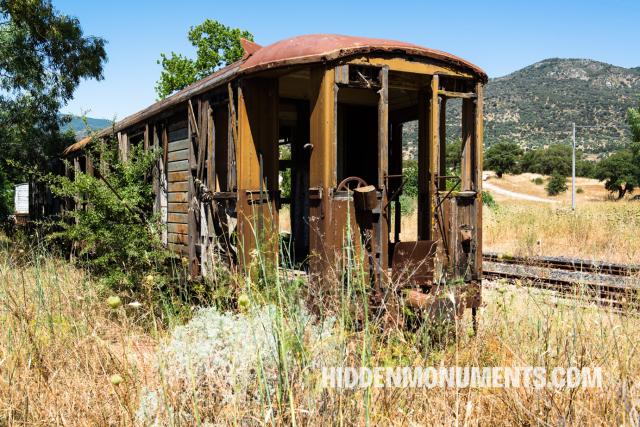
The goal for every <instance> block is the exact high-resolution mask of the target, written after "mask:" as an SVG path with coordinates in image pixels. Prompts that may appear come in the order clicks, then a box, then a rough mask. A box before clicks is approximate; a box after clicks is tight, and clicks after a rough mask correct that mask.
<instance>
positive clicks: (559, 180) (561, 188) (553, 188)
mask: <svg viewBox="0 0 640 427" xmlns="http://www.w3.org/2000/svg"><path fill="white" fill-rule="evenodd" d="M546 190H547V194H548V195H550V196H557V195H558V194H560V193H564V192H565V191H567V178H566V177H565V176H564V175H561V174H559V173H557V172H555V173H553V175H551V179H549V182H548V183H547V187H546Z"/></svg>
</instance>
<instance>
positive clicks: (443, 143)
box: [438, 97, 447, 191]
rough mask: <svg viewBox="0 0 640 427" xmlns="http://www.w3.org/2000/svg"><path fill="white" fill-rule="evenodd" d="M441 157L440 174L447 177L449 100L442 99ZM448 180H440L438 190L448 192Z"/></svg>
mask: <svg viewBox="0 0 640 427" xmlns="http://www.w3.org/2000/svg"><path fill="white" fill-rule="evenodd" d="M439 137H440V143H439V147H440V156H439V158H440V159H439V163H440V164H439V167H438V171H439V172H438V173H439V174H440V175H446V170H447V98H446V97H442V98H441V100H440V136H439ZM446 188H447V179H446V178H440V179H439V180H438V189H439V190H442V191H444V190H446Z"/></svg>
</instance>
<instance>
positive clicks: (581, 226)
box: [483, 201, 640, 263]
mask: <svg viewBox="0 0 640 427" xmlns="http://www.w3.org/2000/svg"><path fill="white" fill-rule="evenodd" d="M483 221H484V231H483V245H484V250H486V251H497V252H506V253H510V254H512V255H556V256H568V257H578V258H587V259H596V260H606V261H611V262H621V263H638V262H639V261H640V239H638V230H639V229H640V203H638V202H627V201H621V202H590V203H585V204H583V205H581V206H579V208H578V209H577V211H576V212H573V211H571V210H570V209H568V208H567V207H556V206H553V205H542V204H537V203H531V202H528V203H527V202H521V201H519V202H514V201H504V202H499V206H498V209H496V210H491V209H487V208H485V209H484V218H483Z"/></svg>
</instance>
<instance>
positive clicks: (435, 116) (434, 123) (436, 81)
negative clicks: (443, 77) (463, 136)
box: [427, 74, 440, 240]
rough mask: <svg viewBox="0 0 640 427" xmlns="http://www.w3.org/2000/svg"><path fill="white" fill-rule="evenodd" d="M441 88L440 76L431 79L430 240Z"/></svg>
mask: <svg viewBox="0 0 640 427" xmlns="http://www.w3.org/2000/svg"><path fill="white" fill-rule="evenodd" d="M439 88H440V76H438V75H437V74H436V75H434V76H433V77H432V78H431V98H430V99H429V101H430V102H429V161H430V162H429V189H430V193H429V212H430V213H429V219H430V221H429V238H428V239H427V240H431V238H432V236H433V229H434V226H435V223H434V220H435V206H436V205H435V204H436V198H435V197H433V195H434V194H436V191H437V188H436V186H437V183H436V176H438V174H439V173H440V170H439V169H440V168H439V162H440V97H439V96H438V89H439Z"/></svg>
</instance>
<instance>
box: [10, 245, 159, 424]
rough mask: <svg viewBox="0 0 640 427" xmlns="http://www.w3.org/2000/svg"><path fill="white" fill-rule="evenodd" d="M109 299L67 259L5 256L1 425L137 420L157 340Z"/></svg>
mask: <svg viewBox="0 0 640 427" xmlns="http://www.w3.org/2000/svg"><path fill="white" fill-rule="evenodd" d="M105 298H106V294H102V293H101V292H100V291H99V289H98V288H97V285H96V283H95V282H94V281H92V280H91V279H90V278H89V277H87V276H86V275H85V274H84V273H83V272H82V271H80V270H78V269H76V268H74V267H72V266H70V265H69V264H68V263H66V262H64V261H61V260H59V259H56V258H53V257H47V258H43V257H41V256H40V255H39V254H38V252H37V250H35V251H33V250H27V251H26V252H24V251H22V252H21V251H17V250H16V251H7V250H0V323H1V326H0V425H123V424H131V423H132V422H133V416H134V413H135V409H136V405H137V403H136V401H137V396H138V392H139V390H140V387H141V385H142V384H144V383H145V382H146V381H154V379H153V378H152V377H150V376H149V371H148V366H149V360H148V359H149V358H150V357H152V355H153V351H154V346H155V339H154V338H153V337H151V336H150V335H149V334H148V333H145V332H144V330H143V329H142V328H141V327H139V326H138V325H137V321H136V320H134V319H136V318H138V316H137V315H136V314H132V313H129V314H128V313H126V310H125V309H124V308H123V307H120V309H118V310H110V309H109V308H108V307H107V304H106V303H105ZM116 374H117V375H120V376H121V377H122V378H123V382H122V383H121V384H119V385H114V384H112V382H111V380H110V378H111V376H112V375H116ZM145 376H146V377H145Z"/></svg>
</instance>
